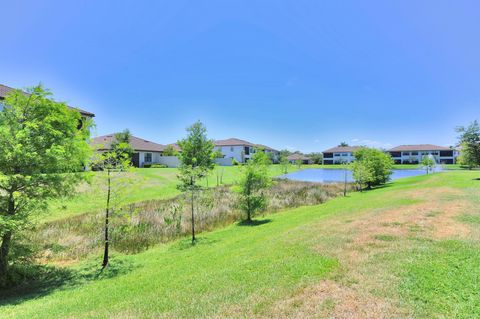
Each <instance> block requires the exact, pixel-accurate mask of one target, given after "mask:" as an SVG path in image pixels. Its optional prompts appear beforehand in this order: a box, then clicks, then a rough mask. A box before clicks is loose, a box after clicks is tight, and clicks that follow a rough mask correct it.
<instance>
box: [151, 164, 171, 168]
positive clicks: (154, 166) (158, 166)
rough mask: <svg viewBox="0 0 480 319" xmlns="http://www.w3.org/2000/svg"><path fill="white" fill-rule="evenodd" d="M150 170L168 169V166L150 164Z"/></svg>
mask: <svg viewBox="0 0 480 319" xmlns="http://www.w3.org/2000/svg"><path fill="white" fill-rule="evenodd" d="M150 167H151V168H168V165H165V164H152V165H151V166H150Z"/></svg>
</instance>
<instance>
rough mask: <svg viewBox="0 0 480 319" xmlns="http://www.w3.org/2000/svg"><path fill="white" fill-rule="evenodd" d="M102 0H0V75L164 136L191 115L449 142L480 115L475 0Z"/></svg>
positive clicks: (385, 139)
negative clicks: (457, 129)
mask: <svg viewBox="0 0 480 319" xmlns="http://www.w3.org/2000/svg"><path fill="white" fill-rule="evenodd" d="M100 2H101V1H75V2H74V1H3V2H2V4H1V5H0V15H1V19H0V28H1V30H3V31H4V32H2V42H1V44H0V83H2V84H6V85H9V86H14V87H26V86H32V85H35V84H37V83H39V82H42V83H43V84H44V85H45V86H46V87H48V88H50V89H51V90H52V91H53V93H54V94H55V97H56V99H58V100H63V101H66V102H68V103H69V104H71V105H75V106H79V107H82V108H84V109H87V110H89V111H92V112H94V113H96V124H97V128H96V132H95V134H96V135H103V134H107V133H111V132H115V131H119V130H122V129H124V128H129V129H130V130H131V131H132V133H133V134H134V135H136V136H140V137H143V138H146V139H150V140H153V141H156V142H159V143H164V144H166V143H170V142H174V141H176V140H178V139H179V138H181V137H183V136H184V134H185V131H184V129H185V127H186V126H188V125H189V124H191V123H193V122H194V121H195V120H197V119H199V120H201V121H202V122H204V123H205V124H206V126H207V128H208V130H209V135H210V136H211V137H212V138H216V139H221V138H228V137H238V138H242V139H246V140H250V141H252V142H257V143H262V144H267V145H269V146H272V147H276V148H279V149H283V148H289V149H298V150H302V151H305V152H310V151H322V150H324V149H326V148H328V147H331V146H335V145H337V144H338V143H340V142H341V141H346V142H348V143H350V144H367V145H371V146H379V147H389V146H395V145H398V144H414V143H433V144H440V145H445V146H448V145H451V144H453V143H455V141H456V134H455V132H454V127H455V126H457V125H463V124H467V123H468V122H470V121H472V120H474V119H476V118H480V116H479V115H480V114H479V113H480V40H479V39H480V38H479V34H480V4H479V2H478V1H455V2H453V1H380V0H379V1H300V0H295V1H276V0H272V1H182V0H175V1H130V2H127V1H112V2H108V1H102V3H100ZM5 31H7V32H5Z"/></svg>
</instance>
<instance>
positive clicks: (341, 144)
mask: <svg viewBox="0 0 480 319" xmlns="http://www.w3.org/2000/svg"><path fill="white" fill-rule="evenodd" d="M338 146H339V147H347V146H348V144H347V143H346V142H341V143H340V144H338Z"/></svg>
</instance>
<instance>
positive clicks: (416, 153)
mask: <svg viewBox="0 0 480 319" xmlns="http://www.w3.org/2000/svg"><path fill="white" fill-rule="evenodd" d="M387 152H388V153H389V154H390V155H391V156H392V158H393V160H394V162H395V164H418V163H420V162H421V161H422V159H423V157H424V156H432V157H433V158H434V160H435V162H436V163H437V164H454V163H455V162H456V159H457V156H458V152H457V151H456V150H455V149H452V148H450V147H445V146H438V145H432V144H416V145H399V146H396V147H394V148H392V149H389V150H388V151H387Z"/></svg>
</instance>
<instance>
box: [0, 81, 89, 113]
mask: <svg viewBox="0 0 480 319" xmlns="http://www.w3.org/2000/svg"><path fill="white" fill-rule="evenodd" d="M0 85H1V86H4V87H6V88H7V89H10V90H12V91H14V90H20V89H14V88H12V87H10V86H8V85H5V84H1V83H0ZM20 91H22V92H23V93H24V94H28V93H27V92H25V91H23V90H20ZM4 99H5V97H4V96H0V100H4ZM65 105H67V104H66V103H65ZM67 107H68V108H70V109H72V110H75V111H77V112H78V113H80V114H81V115H85V116H88V117H95V113H92V112H88V111H85V110H82V109H80V108H78V107H75V106H70V105H67Z"/></svg>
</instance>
